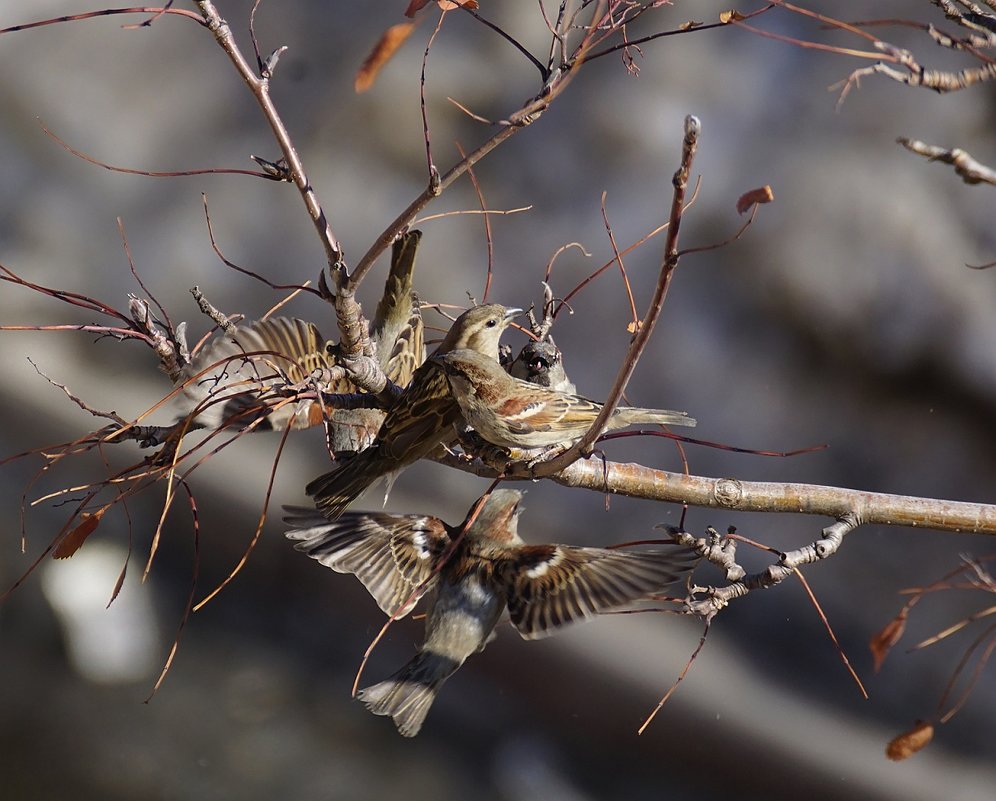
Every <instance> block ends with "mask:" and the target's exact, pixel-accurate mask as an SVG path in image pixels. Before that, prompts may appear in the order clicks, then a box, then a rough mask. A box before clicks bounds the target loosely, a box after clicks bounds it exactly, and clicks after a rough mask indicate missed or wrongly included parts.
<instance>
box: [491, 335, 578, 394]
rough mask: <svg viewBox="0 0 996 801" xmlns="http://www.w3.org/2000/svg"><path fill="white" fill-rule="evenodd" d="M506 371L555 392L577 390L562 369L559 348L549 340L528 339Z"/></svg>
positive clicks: (572, 392) (561, 357) (571, 392)
mask: <svg viewBox="0 0 996 801" xmlns="http://www.w3.org/2000/svg"><path fill="white" fill-rule="evenodd" d="M508 373H509V375H512V376H515V377H516V378H521V379H522V380H523V381H528V382H529V383H530V384H537V385H539V386H541V387H549V388H550V389H555V390H557V392H567V393H569V394H571V395H573V394H574V393H575V392H577V387H575V386H574V384H573V383H572V382H571V379H569V378H568V377H567V373H566V372H565V370H564V359H563V356H562V355H561V353H560V348H558V347H557V346H556V345H554V344H553V343H552V342H550V341H549V340H543V341H539V342H538V341H536V340H533V339H531V340H529V341H528V342H527V343H526V344H525V346H524V347H523V348H522V350H520V351H519V355H518V356H516V357H515V361H513V362H512V364H511V365H509V367H508Z"/></svg>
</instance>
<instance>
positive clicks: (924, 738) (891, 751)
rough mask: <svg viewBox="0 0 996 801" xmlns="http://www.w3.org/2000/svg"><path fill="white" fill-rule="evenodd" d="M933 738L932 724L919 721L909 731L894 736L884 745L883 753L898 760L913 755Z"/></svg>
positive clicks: (895, 760)
mask: <svg viewBox="0 0 996 801" xmlns="http://www.w3.org/2000/svg"><path fill="white" fill-rule="evenodd" d="M933 739H934V725H933V724H932V723H924V722H923V721H921V722H920V723H917V724H916V726H914V727H913V728H912V729H910V730H909V731H904V732H903V733H902V734H900V735H899V736H898V737H895V738H894V739H893V740H892V741H891V742H890V743H889V744H888V745H887V746H886V747H885V755H886V756H887V757H889V759H891V760H893V761H894V762H900V761H902V760H904V759H908V758H909V757H911V756H913V754H915V753H916V752H917V751H919V750H920V749H921V748H923V747H924V746H926V745H927V744H928V743H929V742H930V741H931V740H933Z"/></svg>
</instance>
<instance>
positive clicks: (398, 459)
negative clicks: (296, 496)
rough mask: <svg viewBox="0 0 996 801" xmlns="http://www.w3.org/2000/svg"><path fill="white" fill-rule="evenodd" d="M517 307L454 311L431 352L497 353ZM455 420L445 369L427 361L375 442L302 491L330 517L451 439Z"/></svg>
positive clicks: (494, 355)
mask: <svg viewBox="0 0 996 801" xmlns="http://www.w3.org/2000/svg"><path fill="white" fill-rule="evenodd" d="M521 313H522V310H521V309H509V308H506V307H504V306H501V305H499V304H497V303H491V304H487V305H484V306H475V307H474V308H472V309H469V310H467V311H465V312H464V313H463V314H461V315H460V316H459V317H457V319H456V320H455V321H454V323H453V325H452V326H451V327H450V330H449V332H448V333H447V334H446V337H445V338H444V339H443V341H442V342H441V343H440V345H439V347H437V348H436V350H435V354H444V353H449V352H450V351H452V350H455V349H459V350H460V351H461V352H468V353H469V352H474V353H479V354H483V355H484V356H487V357H490V358H491V359H496V358H497V357H498V339H499V338H500V337H501V334H502V332H503V331H504V330H505V328H506V327H507V326H508V324H509V323H510V322H511V321H512V319H513V318H515V317H516V316H518V315H519V314H521ZM459 420H460V407H459V406H457V404H456V402H455V401H454V400H453V396H452V395H450V389H449V386H448V384H447V381H446V377H445V375H444V374H443V373H442V372H440V371H439V370H438V369H437V368H435V367H433V366H431V365H430V364H429V363H428V362H426V363H425V364H423V365H422V366H421V367H420V368H419V369H418V370H416V371H415V375H414V376H413V377H412V380H411V383H410V384H409V385H408V387H407V388H406V389H405V391H404V392H402V393H401V395H399V396H398V398H397V399H396V400H395V401H394V404H393V405H392V406H391V409H390V410H389V411H388V413H387V417H385V418H384V422H383V423H382V424H381V426H380V430H379V431H378V432H377V438H376V440H374V443H373V445H371V446H370V447H369V448H367V449H366V450H363V451H360V452H359V453H358V454H356V456H354V457H352V458H351V459H348V460H345V461H343V463H342V464H341V465H339V466H338V467H337V468H336V469H335V470H332V471H331V472H328V473H325V474H324V475H322V476H319V477H318V478H316V479H315V480H314V481H312V482H311V483H310V484H308V486H307V487H306V488H305V491H306V492H307V493H308V494H309V495H312V496H314V498H315V505H316V506H317V507H318V508H319V509H320V510H321V512H322V514H324V515H325V516H326V517H327V518H329V519H330V520H334V519H335V518H337V517H338V516H339V515H341V514H342V513H343V512H344V511H345V509H346V507H347V506H349V504H351V503H352V502H353V501H354V500H355V499H356V498H357V497H359V496H360V494H361V493H362V492H363V491H364V490H366V489H367V487H369V486H370V485H371V484H372V483H373V482H374V481H376V480H377V479H378V478H380V477H381V476H386V475H389V474H394V473H396V472H398V471H399V470H401V469H402V468H404V467H407V466H408V465H410V464H412V463H414V462H416V461H418V460H419V459H421V458H423V457H425V456H428V455H429V454H430V453H432V451H434V450H435V449H436V448H437V447H438V446H439V445H440V444H442V443H444V442H448V441H451V440H452V439H454V438H455V436H456V434H455V430H454V425H455V424H456V423H457V422H459Z"/></svg>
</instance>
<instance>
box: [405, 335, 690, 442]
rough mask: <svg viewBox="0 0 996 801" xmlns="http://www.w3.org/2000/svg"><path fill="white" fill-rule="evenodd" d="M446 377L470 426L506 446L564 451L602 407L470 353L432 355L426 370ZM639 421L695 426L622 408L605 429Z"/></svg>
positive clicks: (671, 415) (679, 417) (677, 415)
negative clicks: (528, 379)
mask: <svg viewBox="0 0 996 801" xmlns="http://www.w3.org/2000/svg"><path fill="white" fill-rule="evenodd" d="M432 367H436V368H437V369H439V370H441V371H442V372H443V373H445V374H446V377H447V379H448V381H449V384H450V389H451V390H452V392H453V397H454V398H455V399H456V401H457V403H458V404H459V406H460V410H461V411H462V412H463V418H464V420H466V421H467V424H468V425H470V426H472V427H473V429H474V430H475V431H476V432H477V433H478V434H480V436H481V437H483V438H484V439H486V440H487V441H488V442H490V443H492V444H493V445H499V446H501V447H504V448H544V447H552V446H557V447H564V446H569V445H570V444H571V443H573V442H576V441H577V440H579V439H581V437H582V436H584V434H585V432H586V431H588V429H589V428H591V424H592V423H593V422H594V421H595V418H596V417H597V416H598V414H599V412H600V411H601V409H602V404H600V403H596V402H595V401H590V400H588V399H587V398H582V397H581V396H580V395H572V394H568V393H565V392H557V391H556V390H553V389H548V388H546V387H541V386H538V385H536V384H531V383H529V382H528V381H523V380H521V379H519V378H513V377H512V376H510V375H509V374H508V373H506V372H505V371H504V370H503V369H502V368H501V365H499V364H498V362H496V361H495V360H494V359H489V358H488V357H486V356H484V355H482V354H480V353H474V352H472V351H469V350H453V351H450V352H449V353H445V354H439V355H434V356H433V357H432V358H431V359H430V360H429V361H428V362H426V367H425V368H423V369H426V368H428V369H431V368H432ZM641 423H656V424H661V425H680V426H694V425H695V420H694V419H693V418H691V417H689V416H688V415H687V414H685V413H684V412H673V411H669V410H666V409H640V408H636V407H628V406H620V407H619V408H617V409H616V410H615V411H614V412H613V413H612V416H611V417H610V418H609V420H608V422H607V424H606V430H607V431H611V430H613V429H616V428H625V427H626V426H630V425H637V424H641Z"/></svg>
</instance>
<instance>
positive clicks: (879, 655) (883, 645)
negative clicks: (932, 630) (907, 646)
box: [868, 606, 910, 673]
mask: <svg viewBox="0 0 996 801" xmlns="http://www.w3.org/2000/svg"><path fill="white" fill-rule="evenodd" d="M909 613H910V610H909V607H907V606H904V607H903V608H902V610H901V611H900V612H899V614H898V615H896V616H895V617H894V618H893V619H892V620H890V621H889V622H888V623H886V624H885V626H884V627H883V628H882V630H881V631H880V632H878V634H876V635H875V636H874V637H872V638H871V642H869V643H868V647H869V648H870V649H871V652H872V658H873V659H874V660H875V672H876V673H878V671H879V670H880V669H881V667H882V663H883V662H885V658H886V657H887V656H888V655H889V651H891V650H892V646H893V645H895V644H896V643H897V642H899V639H900V637H902V636H903V632H905V631H906V618H907V617H908V616H909Z"/></svg>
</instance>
